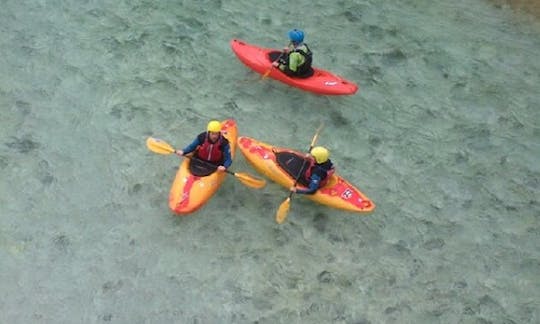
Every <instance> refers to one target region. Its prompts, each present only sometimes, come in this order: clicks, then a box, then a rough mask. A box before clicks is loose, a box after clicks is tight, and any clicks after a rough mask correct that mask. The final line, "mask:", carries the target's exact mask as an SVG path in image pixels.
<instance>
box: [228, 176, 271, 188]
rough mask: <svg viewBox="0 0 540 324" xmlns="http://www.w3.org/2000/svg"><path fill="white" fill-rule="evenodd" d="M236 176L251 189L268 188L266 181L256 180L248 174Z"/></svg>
mask: <svg viewBox="0 0 540 324" xmlns="http://www.w3.org/2000/svg"><path fill="white" fill-rule="evenodd" d="M234 176H235V177H236V178H238V180H240V182H242V183H243V184H245V185H246V186H248V187H251V188H256V189H260V188H263V187H264V186H266V181H265V180H264V179H258V178H255V177H253V176H251V175H249V174H247V173H238V172H235V173H234Z"/></svg>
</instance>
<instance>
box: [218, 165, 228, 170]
mask: <svg viewBox="0 0 540 324" xmlns="http://www.w3.org/2000/svg"><path fill="white" fill-rule="evenodd" d="M217 169H218V171H220V172H225V170H227V168H226V167H224V166H223V165H220V166H218V167H217Z"/></svg>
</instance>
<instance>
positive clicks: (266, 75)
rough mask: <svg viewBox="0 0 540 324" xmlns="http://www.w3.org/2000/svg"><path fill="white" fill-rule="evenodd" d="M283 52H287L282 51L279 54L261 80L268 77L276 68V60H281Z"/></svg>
mask: <svg viewBox="0 0 540 324" xmlns="http://www.w3.org/2000/svg"><path fill="white" fill-rule="evenodd" d="M283 54H285V52H281V54H279V56H278V57H277V59H275V60H273V61H272V65H271V66H270V68H269V69H268V71H266V72H264V74H263V75H262V77H261V80H264V79H266V78H267V77H268V76H269V75H270V72H272V69H273V68H274V62H276V61H279V60H280V59H281V57H282V56H283Z"/></svg>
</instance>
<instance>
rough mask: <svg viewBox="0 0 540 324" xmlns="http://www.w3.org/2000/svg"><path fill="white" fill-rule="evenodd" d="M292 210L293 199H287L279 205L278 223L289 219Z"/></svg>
mask: <svg viewBox="0 0 540 324" xmlns="http://www.w3.org/2000/svg"><path fill="white" fill-rule="evenodd" d="M290 208H291V197H287V199H285V200H284V201H283V202H282V203H281V205H279V208H278V211H277V213H276V223H278V224H281V223H283V222H284V221H285V219H287V215H288V214H289V209H290Z"/></svg>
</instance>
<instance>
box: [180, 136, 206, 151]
mask: <svg viewBox="0 0 540 324" xmlns="http://www.w3.org/2000/svg"><path fill="white" fill-rule="evenodd" d="M199 145H202V143H201V141H200V140H199V137H198V136H197V138H195V140H194V141H193V142H192V143H191V144H189V145H188V146H186V147H185V148H184V149H183V150H182V152H183V154H189V153H191V152H193V151H195V149H196V148H197V146H199Z"/></svg>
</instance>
